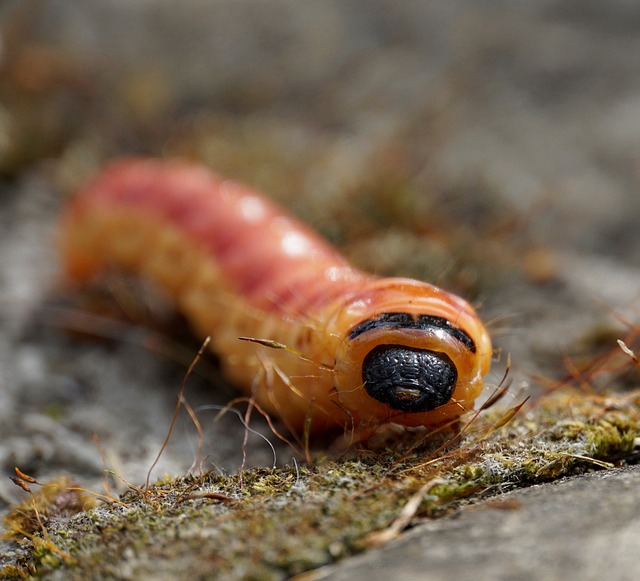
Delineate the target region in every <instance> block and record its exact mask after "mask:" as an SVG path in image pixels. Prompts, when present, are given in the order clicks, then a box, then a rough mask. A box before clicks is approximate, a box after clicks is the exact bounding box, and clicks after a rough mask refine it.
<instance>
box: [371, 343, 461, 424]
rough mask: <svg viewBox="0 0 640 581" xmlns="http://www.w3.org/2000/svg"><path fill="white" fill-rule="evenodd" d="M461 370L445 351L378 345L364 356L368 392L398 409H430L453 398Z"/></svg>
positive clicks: (412, 410) (423, 410) (413, 410)
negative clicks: (437, 351) (436, 351)
mask: <svg viewBox="0 0 640 581" xmlns="http://www.w3.org/2000/svg"><path fill="white" fill-rule="evenodd" d="M457 378H458V370H457V369H456V367H455V365H454V364H453V362H452V361H451V359H449V357H447V356H446V355H445V354H444V353H435V352H433V351H426V350H425V349H415V348H413V347H406V346H403V345H378V346H377V347H375V348H374V349H372V350H371V351H370V352H369V353H368V354H367V356H366V357H365V358H364V362H363V364H362V381H363V382H364V388H365V390H366V391H367V393H368V394H369V395H370V396H371V397H372V398H374V399H376V400H378V401H379V402H381V403H384V404H386V405H388V406H389V407H390V408H393V409H394V410H400V411H403V412H426V411H429V410H432V409H434V408H437V407H439V406H441V405H444V404H446V403H447V402H449V400H450V399H451V395H452V394H453V390H454V388H455V385H456V380H457Z"/></svg>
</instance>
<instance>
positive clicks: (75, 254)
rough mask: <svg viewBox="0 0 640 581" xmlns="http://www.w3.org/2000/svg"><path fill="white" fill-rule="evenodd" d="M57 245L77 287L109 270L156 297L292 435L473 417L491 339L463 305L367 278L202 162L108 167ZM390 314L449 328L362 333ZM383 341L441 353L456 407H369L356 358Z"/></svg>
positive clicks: (75, 204) (79, 202)
mask: <svg viewBox="0 0 640 581" xmlns="http://www.w3.org/2000/svg"><path fill="white" fill-rule="evenodd" d="M61 249H62V255H63V259H64V263H65V266H66V270H67V272H68V274H69V275H70V277H71V278H72V279H74V280H76V281H83V280H87V279H89V278H91V277H92V276H93V275H95V274H96V273H97V272H99V271H100V270H101V269H102V268H104V267H105V266H116V267H119V268H121V269H124V270H126V271H130V272H133V273H135V274H137V275H140V276H143V277H146V278H148V279H150V280H152V281H153V282H154V283H155V284H157V285H158V286H160V287H161V288H162V289H164V290H165V291H166V292H167V293H168V294H169V295H170V296H171V297H172V298H173V299H174V300H175V302H176V305H177V307H178V309H179V310H181V311H182V312H183V313H184V314H185V315H186V316H187V318H188V319H189V321H190V322H191V324H192V326H193V328H194V330H195V331H196V332H197V333H198V334H199V335H200V336H202V337H205V336H211V346H212V349H213V350H214V351H215V352H216V353H217V354H218V355H219V356H220V359H221V362H222V368H223V372H224V373H225V374H226V375H227V377H228V378H229V379H230V380H231V381H232V382H233V383H235V384H236V385H238V386H239V387H240V388H241V389H243V390H244V391H245V393H246V394H247V395H251V396H255V397H256V400H257V401H258V403H259V404H260V405H261V406H263V407H264V408H265V409H266V410H267V411H269V412H270V413H273V414H276V415H278V416H279V417H280V418H281V419H282V421H283V422H284V424H285V425H286V426H287V427H288V428H289V429H290V430H291V431H292V432H297V433H301V432H302V431H303V430H304V429H306V428H305V426H306V427H307V428H309V427H310V429H311V431H312V432H322V431H328V430H342V429H347V430H348V429H355V430H356V432H357V433H359V434H365V433H368V432H371V431H373V430H375V429H376V428H377V427H379V426H380V425H382V424H386V423H389V422H393V423H397V424H401V425H406V426H427V427H430V426H437V425H439V424H442V423H444V422H447V421H450V420H455V419H456V418H457V417H459V416H460V415H461V414H462V413H464V412H465V411H467V410H468V409H471V408H472V407H473V401H474V400H475V398H476V397H477V396H478V395H479V394H480V392H481V390H482V386H483V376H484V375H485V374H486V373H487V372H488V370H489V365H490V360H491V342H490V339H489V335H488V333H487V331H486V329H485V328H484V326H483V324H482V323H481V321H480V320H479V319H478V317H477V315H476V313H475V311H474V310H473V308H472V307H471V306H470V305H469V304H468V303H466V302H465V301H463V300H462V299H460V298H458V297H456V296H455V295H452V294H450V293H447V292H445V291H443V290H441V289H439V288H437V287H435V286H433V285H430V284H427V283H422V282H418V281H414V280H410V279H403V278H389V279H383V278H378V277H375V276H372V275H369V274H366V273H364V272H362V271H361V270H359V269H357V268H355V267H353V266H351V265H350V264H349V263H348V262H347V260H346V259H345V258H344V257H342V256H341V254H340V253H339V252H338V251H337V250H336V249H335V248H333V247H332V246H331V245H330V244H328V243H327V242H326V241H325V240H324V239H322V238H321V237H320V236H318V235H317V234H316V233H315V232H313V231H312V230H311V229H310V228H308V227H307V226H305V225H303V224H301V223H299V222H298V221H296V220H295V219H293V218H290V217H288V216H287V215H286V213H285V212H284V211H283V210H282V209H281V208H279V207H278V206H277V205H275V204H274V203H272V202H270V201H269V200H267V199H266V198H265V197H264V196H262V195H261V194H259V193H258V192H256V191H254V190H252V189H251V188H250V187H248V186H245V185H242V184H239V183H237V182H235V181H232V180H226V179H224V178H221V177H219V176H217V175H216V174H214V173H212V172H211V171H209V170H208V169H205V168H203V167H200V166H197V165H193V164H189V163H186V162H181V161H169V162H167V161H164V162H163V161H157V160H148V159H126V160H122V161H117V162H114V163H112V164H111V165H109V166H108V167H107V168H106V169H105V170H103V171H102V172H101V173H100V174H99V175H98V176H97V177H96V178H95V179H94V181H93V182H92V183H91V184H89V186H87V187H86V188H84V189H83V190H82V191H80V192H79V193H78V194H77V195H76V196H75V197H74V198H73V199H72V200H71V201H70V203H69V205H68V207H67V209H66V212H65V214H64V216H63V220H62V230H61ZM385 313H401V314H407V315H408V317H409V319H407V320H413V319H416V320H418V319H419V317H420V316H427V315H428V316H432V317H435V318H436V319H434V320H440V318H442V319H444V320H446V321H447V326H444V325H443V326H442V328H439V327H438V325H437V324H436V325H434V326H428V327H427V328H426V329H425V328H422V329H421V328H407V326H408V324H405V326H404V327H403V326H402V325H384V326H379V327H375V323H373V324H368V323H366V322H367V321H372V320H375V318H376V317H379V316H381V315H382V314H385ZM401 318H402V319H403V320H404V319H406V317H401ZM429 320H431V319H429ZM363 324H364V327H360V328H361V329H367V330H366V331H364V332H361V333H359V334H358V335H357V336H354V333H352V331H353V330H354V329H355V328H358V325H363ZM413 326H414V327H416V326H417V324H414V325H413ZM409 327H410V325H409ZM464 336H467V337H468V338H469V341H467V344H465V342H464V341H461V340H460V337H463V338H464ZM239 337H253V338H258V339H263V340H268V341H272V342H275V343H278V344H281V345H285V346H286V347H287V348H288V349H273V348H270V347H268V346H265V345H264V344H259V343H256V342H247V341H242V340H239ZM379 345H397V346H400V347H401V348H403V347H406V348H407V349H411V350H423V351H424V350H426V351H428V352H429V353H430V354H435V355H436V356H438V354H444V356H445V357H446V359H448V360H450V361H451V362H452V364H453V365H454V366H455V370H456V376H457V379H456V383H455V385H452V386H451V387H452V390H451V391H452V393H451V399H450V400H449V401H448V402H447V403H445V404H444V405H441V406H438V407H436V408H435V409H430V410H428V411H420V412H406V411H403V410H398V409H393V408H391V407H389V406H388V405H385V404H384V403H382V402H380V401H378V400H376V399H374V398H373V397H371V395H369V394H368V393H367V390H366V389H365V386H364V385H363V382H364V380H363V361H364V360H365V358H366V356H367V354H369V353H370V352H371V351H372V350H373V349H374V348H376V347H377V346H379ZM470 345H472V346H473V349H471V348H470ZM365 375H366V374H365ZM410 391H411V390H409V395H408V396H407V397H410V396H411V393H410ZM400 393H401V395H403V397H404V392H400Z"/></svg>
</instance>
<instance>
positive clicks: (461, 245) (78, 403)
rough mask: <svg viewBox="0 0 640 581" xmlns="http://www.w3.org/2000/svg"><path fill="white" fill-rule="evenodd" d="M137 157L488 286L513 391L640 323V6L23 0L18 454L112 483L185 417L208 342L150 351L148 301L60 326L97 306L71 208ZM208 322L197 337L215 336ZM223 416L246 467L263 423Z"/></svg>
mask: <svg viewBox="0 0 640 581" xmlns="http://www.w3.org/2000/svg"><path fill="white" fill-rule="evenodd" d="M178 4H179V5H178ZM126 154H149V155H155V156H167V157H169V156H183V157H189V158H191V159H195V160H198V161H200V162H202V163H204V164H207V165H209V166H210V167H212V168H214V169H216V170H217V171H219V172H221V173H223V174H226V175H229V176H231V177H234V178H237V179H241V180H244V181H247V182H249V183H251V184H253V185H255V186H257V187H258V188H260V189H262V190H263V191H265V192H266V193H267V194H268V195H270V196H272V197H274V198H276V199H278V200H279V201H280V202H281V203H283V204H284V205H286V206H287V207H288V208H289V209H290V210H291V211H292V212H293V213H295V214H296V215H298V216H300V217H301V218H303V219H304V220H306V221H308V222H310V223H312V224H313V225H314V226H315V227H316V228H318V229H319V230H320V231H321V232H322V233H323V234H324V235H325V236H327V237H328V238H329V239H330V240H331V241H332V242H334V243H335V244H337V245H338V246H340V247H341V248H342V249H343V250H344V252H345V253H346V254H347V256H349V258H350V259H352V260H353V261H354V262H355V263H357V264H358V265H360V266H362V267H363V268H366V269H369V270H371V271H374V272H378V273H380V274H386V275H405V276H412V277H415V278H420V279H425V280H429V281H432V282H435V283H437V284H440V285H442V286H445V287H446V288H448V289H450V290H453V291H455V292H457V293H459V294H461V295H462V296H465V297H466V298H468V299H470V300H471V301H472V302H474V304H476V305H478V307H479V309H480V312H481V315H482V316H483V318H484V319H485V320H486V321H488V323H489V326H490V328H491V330H492V333H493V336H494V340H495V343H496V346H497V347H498V348H499V350H501V351H502V353H503V355H502V357H500V358H499V361H497V363H496V366H495V371H494V372H492V375H491V376H490V378H489V381H490V382H493V383H496V382H498V381H499V379H500V377H501V374H502V369H503V368H504V362H505V360H506V357H505V356H504V353H507V352H508V353H510V354H511V361H512V371H511V378H512V380H513V388H512V392H513V393H512V395H511V396H510V397H511V398H512V399H511V402H513V401H514V400H516V399H517V398H519V397H521V396H522V395H523V394H524V395H526V394H535V393H537V391H539V390H540V386H541V385H543V384H545V382H544V381H541V380H540V376H544V377H547V378H549V377H551V378H555V379H558V378H562V377H563V376H564V375H565V374H566V368H565V366H564V363H563V359H564V358H565V357H566V356H567V354H571V355H572V356H575V357H578V358H579V357H581V356H584V357H587V358H588V357H593V355H594V353H597V352H598V350H599V349H603V348H604V349H609V348H611V345H612V344H614V339H615V338H617V337H623V336H625V334H626V333H628V332H629V330H630V329H631V328H632V327H633V326H634V324H635V322H636V320H637V313H638V307H639V303H638V294H639V292H640V273H639V271H638V266H640V194H639V193H638V190H639V185H640V164H639V162H640V5H639V4H638V3H637V2H634V1H632V0H615V1H613V2H607V3H603V2H600V1H598V0H540V1H538V2H535V3H533V2H532V3H523V2H512V1H507V0H482V1H478V0H473V1H472V0H446V1H441V2H396V1H394V0H368V1H366V2H364V1H357V0H340V1H338V0H322V1H311V2H305V3H300V2H296V1H294V0H271V1H270V2H264V1H261V0H183V1H182V2H180V3H176V2H173V1H170V0H138V1H137V2H127V1H123V0H65V1H60V0H2V1H1V2H0V176H1V177H0V432H1V433H2V442H1V443H0V465H2V467H3V470H5V471H6V472H7V473H9V472H10V471H11V470H12V469H13V466H15V465H18V466H20V468H21V469H22V470H24V471H25V472H28V473H31V474H34V475H36V476H39V477H46V476H47V475H51V474H56V473H59V472H61V471H63V472H65V473H71V474H75V475H77V476H78V477H79V478H82V479H84V480H83V482H85V483H87V482H89V483H90V482H92V479H93V480H96V481H97V480H99V479H100V477H101V474H102V468H103V466H104V465H105V463H106V465H108V466H110V467H112V468H115V469H116V470H118V471H120V472H121V473H122V474H124V475H126V477H127V478H128V479H129V480H132V481H137V482H139V481H140V480H141V479H144V475H145V474H146V470H147V468H148V467H149V466H150V464H151V461H152V460H153V458H154V456H155V454H156V453H157V451H158V449H159V446H160V444H161V443H162V439H163V438H164V435H165V434H166V430H167V428H168V424H169V421H170V416H171V413H172V411H173V405H174V403H175V397H176V394H177V390H178V387H179V383H180V379H181V377H182V374H183V372H184V365H185V363H188V357H186V362H185V357H182V358H181V357H178V356H175V357H173V358H175V359H179V362H178V363H177V364H172V363H171V362H170V361H169V359H168V358H167V357H164V356H162V355H158V353H157V351H158V350H157V349H156V350H155V351H154V350H153V349H149V342H150V341H151V340H152V339H153V338H154V337H156V335H155V334H154V333H157V330H154V329H149V328H147V327H146V326H145V325H144V324H143V323H142V322H141V321H140V320H134V321H129V322H127V324H126V325H124V326H122V327H116V328H113V327H109V326H104V325H102V324H101V325H95V324H94V323H93V322H90V323H88V324H89V325H90V326H91V325H93V326H94V327H97V328H94V331H96V334H98V335H100V334H101V333H102V335H105V336H107V338H109V339H110V340H109V341H102V342H101V341H95V340H94V341H87V340H86V337H77V336H70V335H69V334H68V333H66V332H65V331H64V329H63V328H61V327H66V326H68V324H69V323H70V322H77V321H78V320H80V319H81V314H82V312H84V311H83V309H84V307H83V305H84V304H85V303H83V302H82V298H81V297H79V296H78V291H73V292H71V291H68V290H67V287H66V286H65V281H64V279H63V277H62V275H61V272H60V268H59V265H58V261H57V260H58V259H57V256H56V251H55V230H56V221H57V216H58V214H59V211H60V208H61V207H62V204H63V201H64V198H65V197H66V196H67V195H69V194H70V193H71V192H72V191H73V190H74V189H75V188H77V187H78V186H79V185H80V184H82V183H83V182H84V181H85V180H86V179H87V178H88V177H89V176H91V174H92V173H93V172H94V171H96V169H97V168H99V167H100V166H101V165H102V164H103V163H104V162H105V161H106V160H108V159H111V158H113V157H117V156H120V155H126ZM61 301H62V302H63V303H64V304H63V306H60V302H61ZM89 312H90V311H89ZM61 313H62V315H61ZM113 316H114V317H116V316H115V315H113ZM61 317H62V318H61ZM61 320H62V322H61ZM115 320H117V318H116V319H115ZM90 321H93V320H90ZM71 326H73V325H71ZM80 326H82V323H80ZM85 327H86V324H85ZM84 330H85V331H86V330H87V329H86V328H85V329H84ZM174 339H175V338H174ZM189 341H190V340H189V339H184V340H183V339H182V338H179V339H177V342H178V343H180V345H181V348H185V349H186V350H187V353H189V354H191V353H195V351H196V350H197V343H193V341H191V342H189ZM172 354H173V355H175V351H174V352H172ZM213 381H214V383H219V379H214V380H213ZM210 382H211V379H210V377H206V378H194V379H193V386H192V388H191V391H190V392H189V394H190V395H189V396H188V397H190V398H191V399H190V401H191V402H192V404H193V405H194V406H196V407H197V406H205V405H209V404H211V403H213V404H216V405H222V404H224V402H225V401H227V400H228V399H229V395H228V392H222V395H220V394H218V395H215V392H216V390H215V389H212V387H211V385H210ZM518 401H519V400H518ZM215 411H216V410H209V411H204V410H203V411H202V414H203V418H202V421H203V423H204V424H205V435H206V437H205V456H206V461H205V463H204V467H205V468H214V469H219V470H221V471H234V470H235V469H237V467H238V466H239V465H240V463H241V451H240V448H241V442H242V437H243V429H242V425H241V423H240V422H239V421H238V419H237V418H235V417H233V416H230V417H227V418H225V419H223V420H222V421H221V422H217V423H216V422H214V421H213V416H214V415H215ZM207 414H208V415H207ZM255 426H256V429H257V430H259V431H260V430H262V432H263V433H265V434H267V433H268V431H266V430H265V428H264V426H262V427H261V426H260V424H259V422H257V421H256V424H255ZM93 433H96V434H97V435H98V437H99V440H100V445H101V447H102V453H103V455H104V457H105V458H106V460H103V459H101V456H100V454H99V453H98V447H97V446H96V443H95V441H94V439H92V434H93ZM196 448H197V438H196V434H195V430H194V427H193V425H191V424H190V422H189V421H188V418H183V419H182V420H181V422H179V425H178V429H177V433H176V434H175V437H174V439H173V440H172V444H171V446H170V448H169V450H168V452H167V453H166V454H165V455H164V456H163V459H162V462H161V463H160V465H159V467H158V473H162V472H163V471H165V472H172V473H176V472H183V471H185V470H187V469H188V468H189V467H190V466H191V464H192V463H193V461H194V459H195V457H196ZM249 452H250V456H249V460H248V462H249V464H259V465H260V464H266V465H270V464H271V462H272V461H273V460H272V451H271V448H270V447H269V446H268V444H266V443H265V442H264V440H262V439H261V438H260V437H259V436H252V437H251V439H250V446H249ZM290 458H291V452H290V451H288V450H286V449H284V448H278V461H281V462H286V461H289V460H290ZM5 480H6V479H5ZM0 482H2V483H1V484H0V499H2V500H3V501H5V502H7V501H9V500H11V499H12V498H13V497H14V492H13V490H11V489H10V487H11V486H12V485H11V484H10V483H8V484H5V483H4V481H2V480H0ZM7 482H8V481H7Z"/></svg>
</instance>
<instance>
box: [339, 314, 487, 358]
mask: <svg viewBox="0 0 640 581" xmlns="http://www.w3.org/2000/svg"><path fill="white" fill-rule="evenodd" d="M379 327H391V328H393V329H420V330H423V331H433V330H439V331H445V332H446V333H448V334H449V335H451V336H452V337H454V338H455V339H457V340H458V341H460V343H462V344H463V345H465V346H466V347H467V348H468V349H469V351H471V353H475V352H476V344H475V343H474V342H473V339H472V338H471V337H469V335H467V333H465V332H464V331H463V330H462V329H460V328H459V327H454V326H453V324H452V323H451V321H449V320H447V319H445V318H444V317H436V316H434V315H418V318H417V319H414V318H413V317H412V316H411V315H410V314H409V313H382V314H381V315H378V316H377V317H374V318H373V319H367V320H366V321H363V322H362V323H359V324H358V325H356V326H355V327H354V328H353V329H351V332H350V333H349V339H355V338H356V337H358V335H362V333H366V332H367V331H371V330H373V329H378V328H379Z"/></svg>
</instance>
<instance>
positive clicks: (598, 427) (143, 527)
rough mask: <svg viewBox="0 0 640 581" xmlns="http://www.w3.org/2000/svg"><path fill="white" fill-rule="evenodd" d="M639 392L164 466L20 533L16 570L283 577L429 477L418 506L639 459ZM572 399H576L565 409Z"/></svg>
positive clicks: (335, 548) (358, 547) (315, 561)
mask: <svg viewBox="0 0 640 581" xmlns="http://www.w3.org/2000/svg"><path fill="white" fill-rule="evenodd" d="M638 401H640V398H638V396H637V395H636V396H635V397H634V396H633V395H631V396H630V395H627V396H625V399H624V400H620V401H618V402H616V404H615V405H612V403H611V401H610V400H607V405H606V406H605V405H603V399H602V398H600V397H596V396H584V395H581V394H575V393H567V392H565V393H562V394H557V395H554V396H551V397H549V398H546V399H544V400H542V401H541V402H540V403H539V404H538V405H537V406H535V407H532V408H531V409H529V410H528V411H526V412H524V413H522V414H521V415H520V416H516V418H515V419H514V420H513V421H512V422H511V423H509V424H508V425H506V426H504V427H501V428H499V429H497V430H494V431H493V432H492V433H491V436H490V437H485V435H486V434H487V433H488V432H489V431H490V430H491V428H492V426H495V425H498V424H499V422H500V419H501V418H502V417H503V415H504V411H492V412H491V413H486V414H484V416H482V417H480V418H479V419H478V420H476V421H475V422H474V423H473V425H471V426H470V427H469V429H468V430H467V431H466V434H467V436H466V437H465V438H464V439H462V440H461V441H460V442H459V443H458V445H457V447H449V448H448V449H447V451H446V452H445V453H442V452H440V453H439V456H438V454H436V453H435V451H436V450H437V449H438V448H436V447H435V445H434V444H431V445H430V446H429V445H426V446H423V448H422V449H420V450H413V451H411V452H410V453H405V454H404V455H399V454H397V453H395V454H394V453H385V454H379V455H371V454H370V455H366V456H362V457H356V458H351V459H345V460H341V461H323V462H320V463H319V464H317V465H314V466H307V467H295V466H286V467H283V468H278V469H264V468H262V469H255V470H247V471H244V472H242V473H241V474H237V475H234V476H226V477H225V476H220V475H215V474H203V475H200V476H185V477H181V478H174V479H171V478H164V479H163V480H161V481H159V482H157V483H156V484H155V485H154V486H152V487H151V488H150V489H149V490H148V491H146V492H142V491H130V492H128V493H127V494H125V495H124V496H123V497H122V498H121V499H120V502H112V503H109V504H103V505H101V506H98V507H97V508H94V509H92V510H89V511H85V512H80V513H79V514H77V515H76V516H74V517H71V518H70V519H59V520H58V519H55V518H50V519H48V520H47V522H46V523H45V530H44V531H43V530H41V529H40V528H39V527H34V528H33V529H32V530H31V531H30V535H31V536H30V538H29V539H26V540H25V539H23V540H22V541H21V542H22V544H23V545H24V547H26V551H25V552H24V553H23V554H22V556H21V557H18V558H17V560H16V562H15V563H12V564H11V565H9V566H7V567H5V568H4V570H3V571H2V574H3V575H4V576H5V577H7V578H32V577H41V576H47V577H48V578H49V577H51V578H53V579H63V578H64V579H85V578H87V577H93V578H96V577H101V578H102V577H120V578H123V577H124V578H137V577H145V576H149V575H152V574H153V572H154V571H158V570H161V571H162V572H163V574H164V576H165V578H169V577H170V576H171V575H176V576H182V577H184V576H185V575H187V576H189V577H190V578H191V577H195V578H198V577H200V576H206V575H207V573H208V572H210V571H211V570H213V569H215V570H216V573H217V575H218V576H219V577H221V578H239V577H246V576H249V575H250V576H251V578H253V579H284V578H286V577H288V576H291V575H294V574H296V573H300V572H303V571H306V570H309V569H313V568H315V567H318V566H321V565H323V564H326V563H330V562H332V561H335V560H337V559H341V558H344V557H346V556H348V555H351V554H354V553H356V552H359V551H363V550H366V548H367V546H368V540H367V539H368V535H370V533H372V532H373V531H377V530H382V529H385V528H387V527H389V526H390V525H391V523H393V522H394V520H395V519H396V518H397V517H398V515H399V514H400V512H401V511H402V508H403V507H404V506H405V505H406V503H407V501H408V500H409V499H410V498H411V497H412V496H413V495H415V494H416V493H417V491H419V490H421V487H422V486H423V485H424V484H425V483H427V482H429V483H431V484H432V486H431V487H430V488H428V491H427V494H425V495H424V497H423V499H422V503H421V505H420V507H419V509H418V511H417V514H418V515H419V516H420V517H437V516H440V515H443V514H447V513H449V512H451V511H452V510H455V509H456V507H457V506H458V505H459V504H460V503H461V502H473V501H475V500H477V499H480V498H483V497H486V496H487V495H490V494H493V493H494V492H495V491H496V490H497V489H501V490H504V489H508V488H514V487H519V486H526V485H529V484H532V483H538V482H544V481H549V480H552V479H555V478H559V477H562V476H567V475H570V474H573V473H575V472H581V471H585V470H591V469H601V468H603V467H606V466H608V464H605V463H604V462H615V463H616V464H618V465H619V464H623V463H624V462H625V461H627V460H628V461H635V459H636V456H635V455H634V441H635V443H637V438H638V437H639V436H640V420H639V419H638V417H639V413H638V412H639V409H638ZM569 410H570V413H569Z"/></svg>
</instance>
